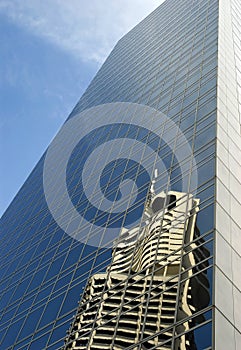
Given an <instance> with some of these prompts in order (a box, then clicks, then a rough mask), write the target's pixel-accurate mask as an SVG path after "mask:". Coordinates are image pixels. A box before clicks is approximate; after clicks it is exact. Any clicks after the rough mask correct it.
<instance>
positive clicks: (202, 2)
mask: <svg viewBox="0 0 241 350" xmlns="http://www.w3.org/2000/svg"><path fill="white" fill-rule="evenodd" d="M240 21H241V4H240V1H239V0H219V1H218V0H181V1H179V0H166V1H165V2H164V3H163V4H162V5H161V6H159V7H158V8H157V9H156V10H155V11H154V12H152V13H151V14H150V15H149V16H148V17H147V18H146V19H144V20H143V21H142V22H141V23H139V24H138V25H137V26H136V27H135V28H133V29H132V30H131V31H130V32H129V33H128V34H126V35H125V36H124V37H123V38H122V39H121V40H120V41H119V42H118V43H117V45H116V46H115V48H114V49H113V51H112V52H111V54H110V55H109V57H108V58H107V60H106V61H105V63H104V64H103V66H102V67H101V69H100V70H99V72H98V73H97V75H96V76H95V78H94V79H93V81H92V82H91V84H90V86H89V87H88V89H87V90H86V92H85V93H84V95H83V96H82V97H81V99H80V101H79V102H78V104H77V105H76V107H75V108H74V110H73V112H72V113H71V115H70V116H69V118H68V119H67V121H66V122H65V124H64V125H63V127H62V128H61V130H60V131H59V133H58V134H57V136H56V137H55V139H54V140H53V142H52V143H51V144H50V146H49V148H48V149H47V151H46V153H45V154H44V155H43V157H42V158H41V159H40V161H39V163H38V164H37V166H36V167H35V169H34V170H33V172H32V173H31V174H30V176H29V178H28V179H27V180H26V182H25V184H24V185H23V187H22V188H21V190H20V191H19V193H18V194H17V196H16V197H15V199H14V200H13V202H12V203H11V205H10V206H9V208H8V209H7V211H6V212H5V214H4V215H3V217H2V220H1V230H2V233H1V258H0V262H1V263H0V270H1V271H0V276H1V278H0V304H1V311H0V312H1V313H0V324H1V326H0V348H1V349H4V350H5V349H19V350H20V349H22V350H23V349H31V350H35V349H48V350H50V349H51V350H56V349H63V348H66V349H91V350H94V349H198V350H204V349H218V350H222V349H234V350H239V349H240V348H241V318H240V305H241V278H240V268H241V216H240V213H241V161H240V160H241V96H240V95H241V45H240V37H241V33H240V32H241V29H240ZM66 332H67V333H66Z"/></svg>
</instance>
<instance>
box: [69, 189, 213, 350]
mask: <svg viewBox="0 0 241 350" xmlns="http://www.w3.org/2000/svg"><path fill="white" fill-rule="evenodd" d="M198 204H199V201H198V200H197V199H194V198H193V197H192V196H189V198H188V195H187V194H185V193H180V192H173V191H171V192H169V193H168V195H165V194H164V193H160V194H158V195H154V194H152V195H151V196H150V198H149V201H148V204H147V205H146V208H145V212H144V214H143V222H145V224H144V225H143V226H142V227H141V226H140V227H135V228H133V229H131V230H127V229H123V230H122V232H121V235H120V237H119V239H118V241H117V242H115V244H114V246H113V253H112V263H111V264H110V265H109V266H108V268H107V271H106V273H101V274H95V275H93V276H92V277H91V278H90V279H89V281H88V284H87V286H86V288H85V291H84V293H83V297H82V300H81V302H80V305H79V308H78V312H77V315H76V317H75V319H74V322H73V324H72V326H71V329H70V333H69V335H68V337H67V338H66V345H65V349H83V350H84V349H91V350H94V349H106V350H107V349H116V350H117V349H151V348H155V349H159V350H161V349H171V339H172V337H173V336H179V337H178V339H177V340H176V341H175V349H196V346H195V339H194V336H193V332H191V331H190V332H188V333H185V334H184V332H186V331H188V330H189V329H191V328H192V327H193V326H194V325H195V324H198V323H200V322H202V321H203V316H197V317H196V318H192V319H190V316H191V315H192V314H193V313H194V312H198V310H201V309H203V308H204V307H205V306H207V305H208V303H209V291H208V289H209V284H208V280H207V277H206V273H205V272H202V273H198V272H199V271H201V270H203V269H204V268H205V264H207V265H208V263H207V262H206V263H205V258H208V256H209V252H208V251H207V250H206V249H205V248H204V247H203V246H202V243H203V242H202V240H201V239H200V238H199V231H198V228H197V226H196V217H197V213H198V210H199V208H198ZM199 261H200V263H199ZM180 281H181V282H180ZM174 324H175V327H174V328H173V325H174ZM173 332H175V334H173ZM182 334H183V335H182ZM135 344H139V345H138V346H135ZM140 344H141V345H140ZM140 346H141V347H140Z"/></svg>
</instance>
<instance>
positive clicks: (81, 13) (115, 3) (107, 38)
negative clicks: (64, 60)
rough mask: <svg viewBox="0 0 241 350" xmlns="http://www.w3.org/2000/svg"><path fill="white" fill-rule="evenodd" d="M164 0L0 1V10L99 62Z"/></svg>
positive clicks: (33, 29) (83, 57)
mask: <svg viewBox="0 0 241 350" xmlns="http://www.w3.org/2000/svg"><path fill="white" fill-rule="evenodd" d="M163 1H164V0H148V1H146V0H131V1H130V0H101V1H100V0H91V1H90V0H70V1H66V0H51V1H49V0H24V1H23V0H1V2H0V13H2V14H3V15H5V16H7V17H9V18H10V19H11V20H12V21H14V22H15V23H16V24H17V25H20V26H24V27H25V28H26V29H27V30H29V31H31V32H32V33H33V34H34V35H38V36H41V37H43V38H44V39H45V40H48V41H50V42H52V43H53V44H55V45H57V46H59V47H60V48H62V49H63V50H67V51H69V52H70V53H72V54H73V55H75V56H76V57H78V58H80V59H82V60H83V61H88V60H92V61H96V62H98V63H102V62H103V60H104V59H105V58H106V56H107V55H108V53H109V52H110V50H111V48H112V47H113V46H114V44H115V43H116V42H117V40H118V39H119V38H120V37H121V36H122V35H124V34H125V33H126V32H127V31H128V30H130V29H131V28H132V27H133V26H134V25H135V24H137V23H138V22H139V21H140V20H141V19H142V18H144V17H145V16H146V15H147V14H148V13H149V12H151V11H152V10H154V9H155V8H156V7H157V6H158V5H160V4H161V3H162V2H163Z"/></svg>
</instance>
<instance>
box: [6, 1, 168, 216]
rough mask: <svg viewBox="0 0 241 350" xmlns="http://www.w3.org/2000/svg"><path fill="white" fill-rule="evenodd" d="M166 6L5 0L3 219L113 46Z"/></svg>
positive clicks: (156, 3)
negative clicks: (150, 14)
mask: <svg viewBox="0 0 241 350" xmlns="http://www.w3.org/2000/svg"><path fill="white" fill-rule="evenodd" d="M162 2H163V0H148V1H147V0H131V1H130V0H101V1H100V0H91V1H90V0H89V1H87V0H69V1H65V0H51V1H49V0H24V1H22V0H1V1H0V45H1V55H0V106H1V109H0V138H1V139H0V157H1V170H0V198H1V201H0V215H1V214H2V213H3V212H4V211H5V209H6V208H7V206H8V205H9V203H10V202H11V200H12V199H13V197H14V196H15V194H16V193H17V191H18V190H19V188H20V187H21V186H22V184H23V183H24V181H25V180H26V178H27V176H28V175H29V174H30V172H31V170H32V169H33V167H34V166H35V164H36V163H37V161H38V160H39V158H40V157H41V155H42V154H43V152H44V151H45V149H46V148H47V146H48V145H49V143H50V142H51V140H52V138H53V137H54V135H55V134H56V133H57V131H58V129H59V128H60V126H61V125H62V124H63V122H64V120H65V119H66V118H67V116H68V114H69V113H70V112H71V110H72V109H73V107H74V105H75V104H76V103H77V101H78V99H79V98H80V96H81V95H82V94H83V92H84V91H85V89H86V87H87V86H88V84H89V82H90V81H91V79H92V78H93V76H94V75H95V73H96V71H97V70H98V68H99V67H100V66H101V64H102V63H103V61H104V60H105V58H106V56H107V55H108V54H109V52H110V51H111V49H112V48H113V46H114V45H115V43H116V41H117V40H118V39H119V38H120V37H121V36H122V35H124V34H125V33H126V32H127V31H128V30H130V29H131V28H132V27H133V26H134V25H135V24H137V23H138V22H139V21H140V20H141V19H142V18H144V17H145V16H146V15H148V14H149V13H150V12H151V11H152V10H154V9H155V8H156V7H157V6H158V5H159V4H161V3H162Z"/></svg>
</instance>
